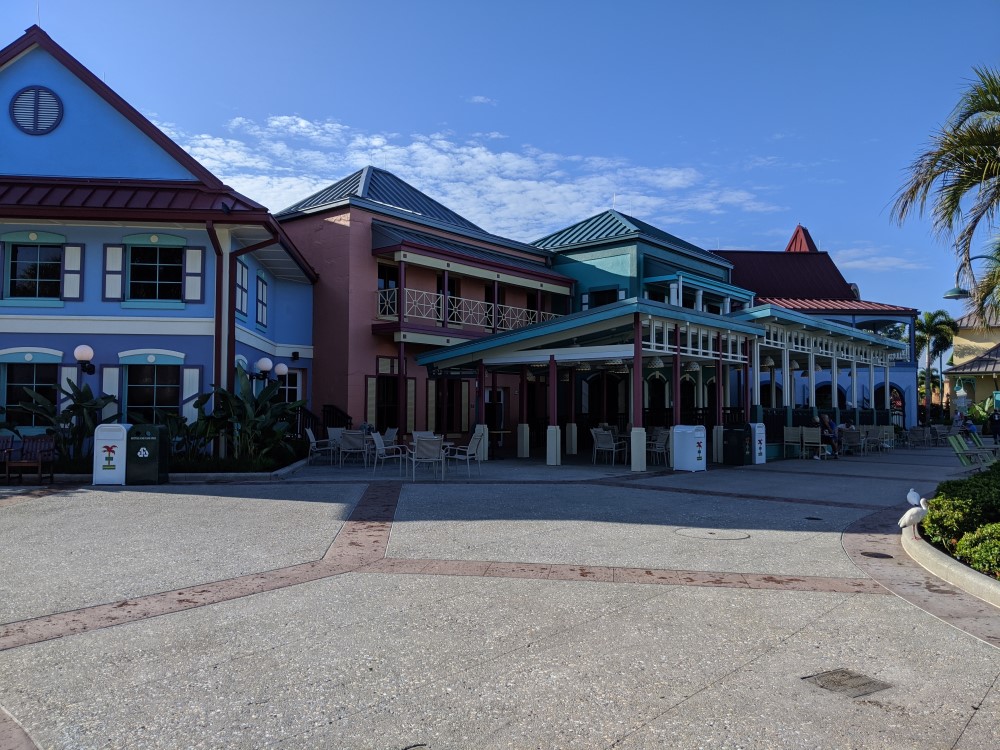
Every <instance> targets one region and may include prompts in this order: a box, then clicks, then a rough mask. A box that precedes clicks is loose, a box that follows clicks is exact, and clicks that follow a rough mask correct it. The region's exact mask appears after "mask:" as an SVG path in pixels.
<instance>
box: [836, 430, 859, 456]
mask: <svg viewBox="0 0 1000 750" xmlns="http://www.w3.org/2000/svg"><path fill="white" fill-rule="evenodd" d="M840 452H841V453H844V454H848V453H850V454H851V455H852V456H856V455H858V454H859V453H864V446H863V445H862V443H861V433H860V432H858V431H857V430H841V431H840Z"/></svg>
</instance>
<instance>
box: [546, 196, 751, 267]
mask: <svg viewBox="0 0 1000 750" xmlns="http://www.w3.org/2000/svg"><path fill="white" fill-rule="evenodd" d="M624 239H637V240H638V239H642V240H645V241H646V242H649V243H650V244H652V245H656V246H659V247H663V248H666V249H668V250H674V251H677V252H682V253H686V254H689V255H695V256H697V257H699V258H702V259H704V260H707V261H709V262H711V263H713V264H715V265H717V266H721V267H723V268H732V263H730V262H729V261H728V260H726V259H725V258H720V257H719V256H717V255H714V254H713V253H710V252H709V251H708V250H704V249H702V248H700V247H698V246H697V245H693V244H691V243H690V242H687V241H685V240H682V239H681V238H680V237H675V236H674V235H672V234H670V233H669V232H664V231H663V230H662V229H658V228H657V227H654V226H653V225H652V224H647V223H646V222H644V221H642V220H640V219H636V218H634V217H632V216H627V215H626V214H623V213H621V212H619V211H614V210H612V211H605V212H604V213H600V214H597V215H596V216H591V217H590V218H589V219H584V220H583V221H581V222H578V223H576V224H573V225H572V226H569V227H566V228H565V229H560V230H559V231H558V232H554V233H553V234H550V235H548V236H546V237H542V238H541V239H540V240H535V241H534V242H532V243H531V244H532V245H534V246H535V247H540V248H542V249H544V250H551V251H552V252H563V251H567V250H576V249H579V248H581V247H586V246H590V245H597V244H603V243H606V242H609V241H616V240H624Z"/></svg>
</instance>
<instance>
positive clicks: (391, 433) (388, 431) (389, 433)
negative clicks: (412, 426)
mask: <svg viewBox="0 0 1000 750" xmlns="http://www.w3.org/2000/svg"><path fill="white" fill-rule="evenodd" d="M398 432H399V428H398V427H386V428H385V435H383V436H382V439H383V440H384V441H385V444H386V445H395V444H396V433H398Z"/></svg>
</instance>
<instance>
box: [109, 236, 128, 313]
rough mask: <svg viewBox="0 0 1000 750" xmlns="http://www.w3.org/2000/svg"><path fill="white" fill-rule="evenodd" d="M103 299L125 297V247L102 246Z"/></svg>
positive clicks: (120, 298)
mask: <svg viewBox="0 0 1000 750" xmlns="http://www.w3.org/2000/svg"><path fill="white" fill-rule="evenodd" d="M104 299H106V300H122V299H125V247H124V246H123V245H105V246H104Z"/></svg>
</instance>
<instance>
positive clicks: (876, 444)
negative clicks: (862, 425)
mask: <svg viewBox="0 0 1000 750" xmlns="http://www.w3.org/2000/svg"><path fill="white" fill-rule="evenodd" d="M862 444H863V445H864V449H865V453H871V452H872V451H880V450H882V435H881V433H880V432H879V430H878V428H877V427H869V428H868V429H867V430H866V431H865V436H864V438H863V440H862Z"/></svg>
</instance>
